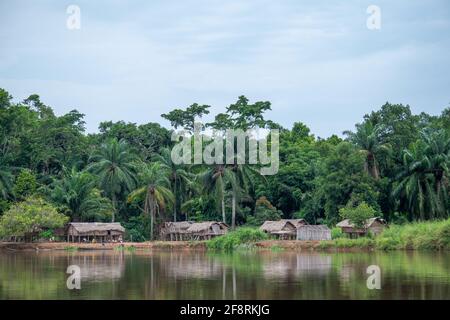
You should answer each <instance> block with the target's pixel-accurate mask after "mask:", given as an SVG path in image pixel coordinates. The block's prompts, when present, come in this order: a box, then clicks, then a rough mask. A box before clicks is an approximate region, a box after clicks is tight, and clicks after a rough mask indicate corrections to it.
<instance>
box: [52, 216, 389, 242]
mask: <svg viewBox="0 0 450 320" xmlns="http://www.w3.org/2000/svg"><path fill="white" fill-rule="evenodd" d="M336 226H337V227H339V228H341V229H342V232H343V233H345V234H348V235H349V237H350V238H356V237H360V236H365V235H368V234H372V235H375V236H376V235H379V234H380V233H381V232H382V231H383V229H384V228H386V227H387V223H386V221H385V220H384V219H382V218H378V217H377V218H371V219H368V220H367V221H366V223H365V224H364V226H363V227H359V228H357V227H355V226H354V224H353V223H351V221H350V220H348V219H346V220H343V221H341V222H339V223H338V224H337V225H336ZM228 229H229V226H228V225H227V224H226V223H223V222H216V221H205V222H192V221H180V222H165V223H164V224H163V225H162V227H161V229H160V233H159V236H160V239H161V240H165V241H190V240H209V239H212V238H214V237H217V236H221V235H224V234H226V233H227V232H228ZM260 230H262V231H264V232H265V233H267V234H270V235H271V236H273V237H275V238H277V239H280V240H315V241H320V240H331V230H330V229H329V228H328V227H327V226H326V225H310V224H308V223H307V222H306V221H305V220H304V219H281V220H277V221H265V222H264V223H263V225H262V226H261V227H260ZM55 235H56V236H57V237H59V238H60V239H63V240H67V242H101V243H105V242H122V241H123V239H124V238H125V228H124V227H122V225H121V224H120V223H99V222H71V223H69V224H67V226H66V227H65V228H62V229H60V230H58V231H57V232H56V234H55Z"/></svg>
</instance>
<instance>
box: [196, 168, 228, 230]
mask: <svg viewBox="0 0 450 320" xmlns="http://www.w3.org/2000/svg"><path fill="white" fill-rule="evenodd" d="M199 181H200V182H201V183H202V186H203V188H204V190H205V191H206V193H208V194H210V193H212V194H214V195H215V199H216V204H218V205H220V210H221V212H222V221H223V222H224V223H226V212H225V186H226V184H227V181H230V182H231V181H234V177H233V174H232V172H231V171H230V168H229V167H227V166H226V165H223V164H216V165H212V166H208V167H207V169H206V170H205V171H204V172H202V173H200V175H199Z"/></svg>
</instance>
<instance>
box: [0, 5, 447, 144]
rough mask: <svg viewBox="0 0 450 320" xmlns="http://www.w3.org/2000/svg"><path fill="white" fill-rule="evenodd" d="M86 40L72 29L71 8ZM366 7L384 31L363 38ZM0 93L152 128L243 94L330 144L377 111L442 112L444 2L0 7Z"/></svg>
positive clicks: (93, 123) (93, 126) (92, 120)
mask: <svg viewBox="0 0 450 320" xmlns="http://www.w3.org/2000/svg"><path fill="white" fill-rule="evenodd" d="M72 4H74V5H78V6H79V8H80V10H81V24H80V26H81V28H80V29H79V30H70V29H68V28H67V26H66V22H67V19H68V18H69V16H70V14H68V13H67V12H66V10H67V7H68V6H69V5H72ZM369 5H377V6H379V8H380V9H381V29H380V30H369V29H368V28H367V26H366V20H367V18H368V17H369V16H370V14H368V13H367V12H366V10H367V8H368V6H369ZM0 87H2V88H5V89H6V90H8V91H9V92H10V93H11V94H12V95H13V96H14V98H15V100H22V99H24V98H26V97H27V96H28V95H29V94H32V93H38V94H40V95H41V99H42V101H44V102H45V103H46V104H49V105H51V106H52V107H53V108H54V109H55V110H56V112H57V113H58V114H63V113H65V112H68V111H70V110H71V109H78V110H79V111H80V112H83V113H85V114H86V121H87V129H88V131H89V132H94V131H96V130H97V126H98V123H99V122H101V121H105V120H113V121H118V120H125V121H130V122H136V123H145V122H150V121H154V122H160V123H162V124H164V125H166V126H168V123H167V122H166V121H163V120H161V118H160V114H161V113H164V112H168V111H170V110H171V109H173V108H175V107H186V106H188V105H190V104H192V103H193V102H198V103H201V104H209V105H211V106H213V110H212V111H213V113H215V112H222V111H223V110H224V108H225V107H226V106H227V105H229V104H230V103H233V102H234V101H235V100H236V99H237V97H238V96H239V95H246V96H247V97H248V98H249V99H250V100H251V101H257V100H269V101H271V102H272V112H270V114H269V115H268V117H269V118H270V119H272V120H274V121H277V122H279V123H281V124H282V125H283V126H286V127H290V126H291V125H292V124H293V123H294V122H295V121H302V122H304V123H306V124H307V125H308V126H309V127H310V128H311V129H312V131H313V133H315V134H316V135H318V136H321V137H327V136H329V135H330V134H332V133H341V132H342V131H343V130H346V129H351V128H353V125H354V123H356V122H358V121H360V120H361V118H362V116H363V115H364V114H365V113H367V112H369V111H371V110H373V109H376V108H379V107H380V106H381V105H382V104H383V103H384V102H386V101H389V102H393V103H404V104H409V105H410V106H411V107H412V109H413V111H415V112H421V111H426V112H428V113H431V114H439V113H440V112H441V110H442V109H443V108H444V107H446V106H449V105H450V2H449V1H446V0H442V1H438V0H431V1H421V0H407V1H406V0H405V1H392V0H389V1H375V0H370V1H317V0H315V1H300V0H279V1H274V0H253V1H245V0H240V1H234V0H226V1H225V0H222V1H216V0H204V1H203V0H195V1H194V0H182V1H159V0H158V1H157V0H151V1H148V0H146V1H137V0H135V1H133V0H130V1H126V2H125V1H118V0H116V1H81V0H79V1H76V0H72V1H45V0H40V1H23V0H18V1H17V0H14V1H13V0H0Z"/></svg>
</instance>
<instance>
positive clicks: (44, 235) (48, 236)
mask: <svg viewBox="0 0 450 320" xmlns="http://www.w3.org/2000/svg"><path fill="white" fill-rule="evenodd" d="M53 236H54V234H53V230H45V231H42V232H41V233H39V238H41V239H51V238H53Z"/></svg>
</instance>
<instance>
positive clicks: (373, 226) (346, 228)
mask: <svg viewBox="0 0 450 320" xmlns="http://www.w3.org/2000/svg"><path fill="white" fill-rule="evenodd" d="M336 226H337V227H339V228H341V230H342V232H344V233H347V234H349V235H350V238H357V237H360V236H364V235H366V234H368V233H371V234H373V235H375V236H377V235H379V234H380V233H381V232H382V231H383V229H384V228H386V227H387V222H386V220H384V219H382V218H379V217H376V218H370V219H367V220H366V223H365V225H364V227H362V228H356V227H355V225H354V224H353V223H352V222H351V221H350V219H345V220H342V221H341V222H339V223H338V224H337V225H336Z"/></svg>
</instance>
